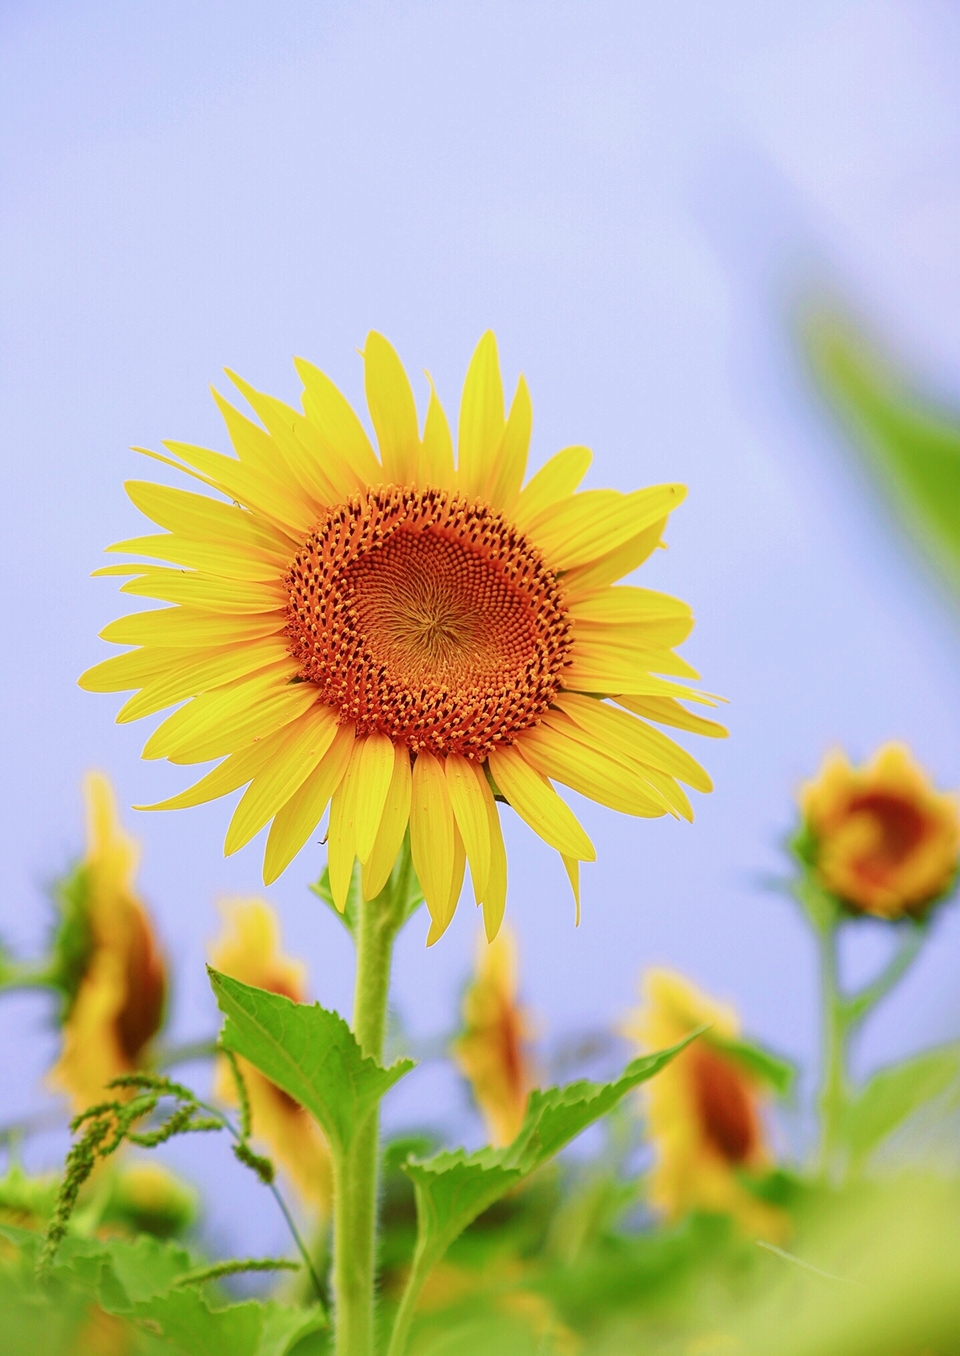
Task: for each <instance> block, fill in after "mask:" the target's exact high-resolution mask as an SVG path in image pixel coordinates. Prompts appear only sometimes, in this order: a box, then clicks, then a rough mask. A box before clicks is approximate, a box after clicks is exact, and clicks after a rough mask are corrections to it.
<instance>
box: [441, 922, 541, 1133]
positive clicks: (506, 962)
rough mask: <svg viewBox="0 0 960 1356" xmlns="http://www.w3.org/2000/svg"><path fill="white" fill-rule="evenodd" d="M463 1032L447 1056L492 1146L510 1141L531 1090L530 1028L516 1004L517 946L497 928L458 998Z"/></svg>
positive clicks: (481, 950)
mask: <svg viewBox="0 0 960 1356" xmlns="http://www.w3.org/2000/svg"><path fill="white" fill-rule="evenodd" d="M463 1023H464V1030H463V1033H462V1035H460V1036H459V1037H458V1038H457V1040H456V1041H455V1042H454V1045H453V1057H454V1059H455V1061H456V1063H457V1066H458V1067H459V1069H460V1072H461V1073H462V1074H463V1075H464V1077H465V1078H467V1079H468V1080H469V1082H470V1086H471V1088H472V1089H473V1095H474V1097H475V1098H476V1101H477V1105H478V1106H479V1108H480V1110H481V1112H482V1113H483V1118H484V1120H485V1121H486V1123H487V1127H488V1129H489V1131H490V1138H491V1140H492V1142H493V1143H494V1144H497V1145H503V1144H509V1143H510V1141H511V1140H513V1139H515V1138H516V1136H517V1134H518V1132H519V1130H520V1127H521V1125H522V1124H523V1118H524V1115H525V1114H526V1110H527V1100H528V1098H529V1095H530V1088H531V1086H532V1081H533V1080H532V1077H531V1070H530V1064H529V1060H528V1058H527V1051H526V1040H527V1037H528V1036H529V1033H530V1023H529V1021H528V1019H527V1015H526V1013H525V1012H524V1010H523V1008H522V1007H520V1005H519V1004H518V1002H517V947H516V942H515V941H514V937H513V933H512V932H510V930H509V929H508V928H503V929H502V930H501V931H500V933H499V934H498V936H497V937H496V939H495V940H494V941H493V942H492V943H490V944H484V943H483V941H482V939H481V945H480V947H479V949H478V956H477V971H476V975H475V977H474V979H473V982H472V983H471V984H470V985H469V987H468V989H467V992H466V994H465V995H464V999H463Z"/></svg>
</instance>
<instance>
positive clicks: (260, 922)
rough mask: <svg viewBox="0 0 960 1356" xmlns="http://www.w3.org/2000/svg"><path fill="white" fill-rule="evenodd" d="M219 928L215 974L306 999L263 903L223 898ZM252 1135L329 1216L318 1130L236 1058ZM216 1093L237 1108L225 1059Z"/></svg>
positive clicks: (328, 1170)
mask: <svg viewBox="0 0 960 1356" xmlns="http://www.w3.org/2000/svg"><path fill="white" fill-rule="evenodd" d="M221 907H222V912H223V923H224V926H223V929H222V931H221V933H220V935H219V936H218V937H217V939H216V941H215V942H214V943H213V944H212V946H211V947H210V961H211V964H212V965H213V966H215V968H216V969H217V970H221V971H222V972H223V973H224V974H225V975H230V976H231V977H232V978H233V979H239V980H240V981H241V983H243V984H253V985H255V986H256V987H257V988H258V989H267V990H269V991H270V993H282V994H284V995H285V996H286V997H287V998H289V999H292V1001H293V1002H294V1003H302V1002H304V1001H305V996H306V995H305V989H306V973H305V967H304V966H303V965H302V964H301V963H300V962H299V961H295V960H291V959H290V957H289V956H285V955H284V954H283V951H282V950H281V947H280V925H279V923H278V921H277V915H276V914H275V913H274V911H273V909H271V907H270V905H269V904H267V903H266V902H265V901H264V900H262V899H246V900H244V899H238V900H227V901H225V902H224V904H223V905H222V906H221ZM238 1063H239V1065H240V1068H241V1071H242V1074H243V1080H244V1083H245V1085H246V1089H247V1095H248V1097H249V1099H250V1119H251V1122H252V1126H253V1133H254V1135H255V1137H256V1138H257V1139H258V1140H259V1141H260V1142H261V1143H262V1145H263V1146H264V1148H265V1149H266V1151H267V1152H268V1153H269V1154H270V1155H271V1157H272V1158H274V1159H275V1160H276V1162H277V1163H278V1164H279V1165H280V1167H281V1168H283V1170H284V1172H286V1173H287V1175H288V1176H289V1178H290V1180H291V1181H292V1182H293V1184H294V1186H295V1187H296V1188H297V1190H298V1192H299V1193H300V1195H301V1197H302V1198H303V1200H304V1201H305V1202H307V1203H308V1204H309V1205H311V1206H313V1207H314V1208H315V1209H316V1210H318V1211H319V1212H320V1214H321V1215H323V1216H327V1215H329V1213H330V1207H331V1202H332V1198H333V1167H332V1164H331V1161H330V1150H329V1149H328V1147H327V1142H326V1140H325V1139H324V1137H323V1132H322V1131H321V1130H320V1128H319V1126H318V1125H317V1124H316V1122H315V1121H314V1120H313V1118H312V1117H311V1116H309V1115H308V1114H307V1112H306V1111H304V1109H303V1107H302V1106H301V1105H300V1103H299V1102H296V1101H294V1099H293V1098H292V1097H291V1096H290V1095H289V1094H288V1093H286V1092H284V1091H283V1089H282V1088H278V1087H277V1085H276V1084H275V1083H271V1082H270V1080H269V1078H265V1077H264V1075H263V1074H262V1073H260V1072H259V1070H258V1069H255V1068H254V1067H253V1065H252V1064H250V1063H249V1062H248V1061H247V1060H245V1059H239V1060H238ZM215 1091H216V1095H217V1096H218V1097H219V1098H220V1099H221V1100H222V1101H225V1102H228V1103H230V1104H232V1105H235V1104H236V1100H237V1089H236V1085H235V1083H234V1079H233V1074H232V1072H231V1070H230V1067H229V1065H228V1064H227V1062H226V1060H224V1059H221V1060H220V1062H219V1064H218V1068H217V1075H216V1089H215Z"/></svg>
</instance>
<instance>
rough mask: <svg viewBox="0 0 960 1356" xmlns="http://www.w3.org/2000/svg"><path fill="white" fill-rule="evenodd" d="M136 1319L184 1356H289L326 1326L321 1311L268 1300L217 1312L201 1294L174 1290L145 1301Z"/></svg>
mask: <svg viewBox="0 0 960 1356" xmlns="http://www.w3.org/2000/svg"><path fill="white" fill-rule="evenodd" d="M131 1317H132V1318H133V1319H134V1320H135V1321H138V1322H140V1323H144V1322H146V1324H149V1325H155V1328H156V1329H159V1335H161V1336H162V1337H163V1338H164V1340H165V1341H166V1342H167V1343H168V1344H169V1345H170V1346H171V1347H172V1348H173V1349H174V1351H177V1352H181V1353H182V1356H286V1354H287V1352H289V1351H290V1350H291V1349H292V1348H293V1347H294V1346H295V1345H296V1343H297V1342H299V1341H300V1339H301V1338H303V1337H306V1336H307V1334H308V1333H312V1332H316V1331H317V1330H318V1329H319V1328H322V1327H323V1326H324V1325H325V1323H326V1319H325V1317H324V1315H323V1312H322V1311H321V1310H320V1309H288V1308H285V1307H284V1306H283V1305H280V1304H276V1303H274V1302H273V1301H269V1300H268V1301H267V1302H266V1303H261V1302H260V1301H258V1300H247V1301H246V1302H245V1303H242V1304H231V1305H228V1306H227V1307H226V1308H218V1309H214V1308H211V1307H210V1305H209V1304H208V1303H207V1301H206V1300H205V1299H204V1297H203V1296H202V1295H201V1294H200V1293H199V1292H198V1291H196V1290H171V1291H170V1292H169V1293H168V1294H166V1295H159V1296H156V1297H154V1298H153V1299H149V1300H144V1301H142V1302H141V1303H139V1304H137V1305H136V1306H135V1307H134V1309H133V1312H132V1314H131Z"/></svg>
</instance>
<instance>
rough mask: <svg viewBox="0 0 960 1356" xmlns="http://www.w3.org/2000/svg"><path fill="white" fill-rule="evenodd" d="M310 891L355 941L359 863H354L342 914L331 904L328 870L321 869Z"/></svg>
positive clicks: (358, 912) (358, 920) (331, 894)
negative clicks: (318, 877)
mask: <svg viewBox="0 0 960 1356" xmlns="http://www.w3.org/2000/svg"><path fill="white" fill-rule="evenodd" d="M310 889H311V890H312V891H313V893H314V894H315V895H316V896H317V898H318V899H322V900H323V902H324V904H326V906H327V908H328V909H331V910H332V911H333V913H334V914H335V915H336V917H337V920H338V921H339V922H341V923H342V924H343V926H344V927H345V928H346V929H347V931H348V932H349V934H350V936H351V937H352V938H353V940H354V942H356V940H357V929H358V928H359V926H360V901H361V899H362V895H361V892H360V863H359V862H354V864H353V875H352V876H351V877H350V888H349V890H348V891H347V902H346V905H345V907H344V910H343V913H341V912H340V910H339V909H338V908H337V906H336V904H335V903H334V902H333V892H332V891H331V889H330V868H329V867H326V866H325V867H324V868H323V875H322V876H321V877H320V879H319V880H318V881H315V882H314V883H313V885H311V886H310Z"/></svg>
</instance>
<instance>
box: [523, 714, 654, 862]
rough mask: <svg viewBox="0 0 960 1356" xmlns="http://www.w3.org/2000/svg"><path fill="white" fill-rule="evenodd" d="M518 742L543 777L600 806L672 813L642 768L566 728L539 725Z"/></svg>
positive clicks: (646, 815) (648, 815) (645, 815)
mask: <svg viewBox="0 0 960 1356" xmlns="http://www.w3.org/2000/svg"><path fill="white" fill-rule="evenodd" d="M571 723H572V722H571ZM575 729H576V727H575V726H574V730H575ZM517 744H518V747H519V748H520V750H521V752H522V753H523V756H524V758H525V759H526V760H527V762H528V763H530V764H531V765H532V766H533V767H535V768H536V769H537V771H538V772H541V773H542V774H543V775H544V777H551V778H553V779H554V780H556V781H558V782H562V783H563V785H564V786H569V787H570V789H571V790H572V791H579V792H580V794H581V795H583V796H589V798H590V799H591V800H595V801H596V802H597V803H598V804H599V805H608V806H609V807H610V809H612V810H619V811H620V812H621V814H627V815H637V816H639V817H640V818H641V819H658V818H659V817H660V816H661V815H662V814H666V813H668V812H669V813H671V814H672V813H673V810H672V808H671V807H670V806H669V805H668V803H667V801H666V800H665V799H664V798H663V797H662V796H661V795H660V793H659V792H658V791H656V790H655V789H654V787H653V786H651V784H650V783H649V782H647V781H646V780H644V779H643V778H642V777H641V776H640V773H639V770H638V771H636V772H634V771H633V770H632V769H630V768H628V767H627V766H625V765H624V764H622V763H619V762H617V761H616V760H615V759H613V758H611V757H610V756H609V755H608V754H606V753H604V752H603V751H602V750H601V749H598V748H596V747H595V746H594V745H591V744H589V743H581V742H580V741H579V740H577V739H576V738H574V737H572V735H571V734H568V733H567V732H566V731H560V730H558V729H557V728H555V727H551V726H548V725H539V726H538V727H537V728H536V729H535V730H526V731H525V732H524V735H523V737H522V739H520V740H518V741H517ZM564 855H566V856H576V855H577V854H576V853H566V854H564Z"/></svg>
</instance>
